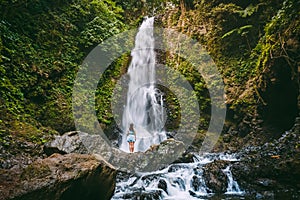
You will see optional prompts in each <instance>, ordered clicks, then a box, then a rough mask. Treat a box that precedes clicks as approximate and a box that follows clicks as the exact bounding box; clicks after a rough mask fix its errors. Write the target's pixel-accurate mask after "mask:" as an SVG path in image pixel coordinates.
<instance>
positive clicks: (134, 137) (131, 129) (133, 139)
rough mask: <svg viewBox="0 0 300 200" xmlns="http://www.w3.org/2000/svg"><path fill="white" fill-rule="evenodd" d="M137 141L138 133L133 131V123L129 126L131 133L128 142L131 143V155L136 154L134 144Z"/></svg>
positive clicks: (128, 134) (128, 135) (129, 132)
mask: <svg viewBox="0 0 300 200" xmlns="http://www.w3.org/2000/svg"><path fill="white" fill-rule="evenodd" d="M135 141H136V133H135V130H134V129H133V124H132V123H131V124H130V126H129V131H128V133H127V142H128V143H129V151H130V153H132V152H134V142H135Z"/></svg>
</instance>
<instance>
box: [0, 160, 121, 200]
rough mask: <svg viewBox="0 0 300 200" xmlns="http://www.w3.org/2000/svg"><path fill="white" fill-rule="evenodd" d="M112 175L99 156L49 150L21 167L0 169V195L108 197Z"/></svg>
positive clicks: (63, 198) (62, 198)
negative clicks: (53, 152) (44, 154)
mask: <svg viewBox="0 0 300 200" xmlns="http://www.w3.org/2000/svg"><path fill="white" fill-rule="evenodd" d="M115 176H116V170H115V169H114V168H113V167H112V166H111V165H110V164H108V163H106V161H104V160H103V159H101V160H99V157H98V158H97V159H96V158H95V157H94V156H91V155H81V154H67V155H60V154H53V155H52V156H50V157H48V158H45V159H39V160H37V161H35V162H33V163H32V164H31V165H29V166H28V167H26V168H23V169H15V170H13V169H12V170H1V173H0V180H1V181H0V199H15V200H18V199H22V200H27V199H28V200H30V199H44V200H58V199H60V200H67V199H72V200H76V199H78V200H79V199H91V200H93V199H95V200H96V199H110V197H111V196H112V194H113V191H114V187H115Z"/></svg>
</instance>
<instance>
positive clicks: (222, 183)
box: [203, 160, 229, 193]
mask: <svg viewBox="0 0 300 200" xmlns="http://www.w3.org/2000/svg"><path fill="white" fill-rule="evenodd" d="M228 164H229V162H228V161H224V160H216V161H214V162H212V163H209V164H207V165H205V166H204V168H203V170H204V171H203V176H204V180H205V184H206V185H207V187H208V188H210V189H211V190H212V192H214V193H225V192H226V190H227V182H228V178H227V176H226V175H225V173H224V172H223V171H222V170H223V169H225V168H226V166H228Z"/></svg>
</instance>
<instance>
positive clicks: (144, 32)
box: [120, 17, 166, 152]
mask: <svg viewBox="0 0 300 200" xmlns="http://www.w3.org/2000/svg"><path fill="white" fill-rule="evenodd" d="M153 26H154V18H153V17H151V18H146V19H145V20H144V21H143V23H142V25H141V27H140V28H139V31H138V33H137V35H136V38H135V47H134V49H133V50H132V52H131V56H132V60H131V63H130V66H129V68H128V75H129V77H130V80H129V87H128V92H127V102H126V106H125V109H124V112H123V117H122V128H123V130H124V133H123V137H122V143H121V145H120V149H122V150H123V151H126V152H128V150H129V148H128V143H127V141H126V133H127V131H128V128H129V124H130V123H133V124H134V128H135V130H136V133H137V140H136V142H135V151H145V150H147V149H148V148H149V147H150V146H151V145H152V144H158V143H160V142H161V141H163V140H165V139H166V134H165V132H164V130H163V127H164V123H165V121H164V120H165V118H164V114H165V113H164V109H163V108H164V106H163V95H162V93H161V91H160V90H159V89H157V88H156V87H155V51H154V48H155V47H154V34H153V30H154V28H153Z"/></svg>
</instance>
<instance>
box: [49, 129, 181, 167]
mask: <svg viewBox="0 0 300 200" xmlns="http://www.w3.org/2000/svg"><path fill="white" fill-rule="evenodd" d="M185 150H186V149H185V145H184V144H183V143H182V142H180V141H176V140H174V139H167V140H165V141H163V142H161V143H160V144H159V145H152V146H151V148H149V149H148V150H147V151H146V152H136V153H126V152H123V151H121V150H120V149H117V148H114V147H113V146H112V145H109V142H107V141H106V140H105V139H103V137H102V136H100V135H93V134H88V133H84V132H80V131H72V132H68V133H65V134H64V135H62V136H56V137H55V139H54V140H53V141H51V142H49V143H47V144H46V145H45V147H44V151H45V153H46V154H47V155H51V154H53V153H61V154H68V153H80V154H86V153H89V154H95V155H96V156H97V155H100V157H103V158H104V159H105V160H107V161H108V162H109V163H111V164H112V165H113V166H115V167H116V168H117V169H118V170H119V171H124V172H135V171H154V170H157V169H159V168H162V167H166V166H167V165H169V164H171V163H172V162H174V161H175V160H177V159H178V158H180V157H181V156H182V155H183V153H184V152H185Z"/></svg>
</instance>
